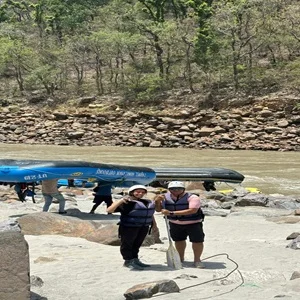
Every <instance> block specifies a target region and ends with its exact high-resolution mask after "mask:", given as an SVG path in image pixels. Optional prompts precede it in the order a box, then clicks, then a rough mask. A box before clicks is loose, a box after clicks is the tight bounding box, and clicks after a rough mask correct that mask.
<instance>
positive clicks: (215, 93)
mask: <svg viewBox="0 0 300 300" xmlns="http://www.w3.org/2000/svg"><path fill="white" fill-rule="evenodd" d="M299 13H300V6H299V3H298V1H296V0H295V1H290V0H269V1H263V0H228V1H225V0H224V1H213V0H206V1H203V0H189V1H187V0H174V1H169V0H155V1H154V0H84V1H83V0H73V1H59V0H51V1H50V0H23V1H12V0H2V1H0V78H1V84H0V98H2V101H4V100H5V99H14V98H15V99H17V97H25V98H26V97H29V98H30V97H32V95H36V94H39V97H37V99H38V100H40V99H48V98H49V97H50V98H51V99H52V100H53V101H54V102H55V103H63V102H67V101H69V100H71V99H74V98H78V97H91V96H92V97H94V96H95V97H104V96H105V97H107V96H108V97H110V96H117V97H120V99H121V101H120V103H119V104H121V105H124V106H126V105H129V104H133V103H135V104H137V105H138V104H142V105H148V104H151V105H152V104H161V103H163V101H164V98H165V97H166V95H168V93H170V91H175V90H177V91H178V90H180V91H181V93H182V91H185V92H186V93H188V94H189V95H194V96H195V95H196V98H197V97H198V96H199V97H198V98H197V99H201V100H202V101H205V102H206V103H209V102H214V101H215V102H216V101H218V100H220V99H222V100H224V99H232V98H235V97H236V96H237V95H243V97H238V99H242V98H243V99H247V97H248V96H249V95H252V96H253V95H259V96H262V95H266V94H269V93H272V92H273V93H274V92H275V93H276V92H278V91H282V90H289V91H292V93H295V92H299V78H300V76H299V65H300V26H299V25H300V20H299ZM197 95H198V96H197ZM244 96H245V97H244ZM43 97H44V98H43ZM297 103H298V104H297ZM297 103H296V105H299V102H297ZM210 104H211V105H212V103H210Z"/></svg>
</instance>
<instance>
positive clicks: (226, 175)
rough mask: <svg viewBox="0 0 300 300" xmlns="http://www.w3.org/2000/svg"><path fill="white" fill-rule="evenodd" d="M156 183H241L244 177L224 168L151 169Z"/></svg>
mask: <svg viewBox="0 0 300 300" xmlns="http://www.w3.org/2000/svg"><path fill="white" fill-rule="evenodd" d="M153 170H154V171H155V173H156V180H157V181H163V180H166V181H170V180H181V181H212V182H215V181H219V182H231V183H241V182H242V181H243V180H244V178H245V177H244V175H242V174H240V173H239V172H237V171H234V170H230V169H225V168H153Z"/></svg>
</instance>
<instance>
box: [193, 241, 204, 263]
mask: <svg viewBox="0 0 300 300" xmlns="http://www.w3.org/2000/svg"><path fill="white" fill-rule="evenodd" d="M192 248H193V252H194V262H197V261H201V260H200V257H201V254H202V252H203V248H204V245H203V243H192Z"/></svg>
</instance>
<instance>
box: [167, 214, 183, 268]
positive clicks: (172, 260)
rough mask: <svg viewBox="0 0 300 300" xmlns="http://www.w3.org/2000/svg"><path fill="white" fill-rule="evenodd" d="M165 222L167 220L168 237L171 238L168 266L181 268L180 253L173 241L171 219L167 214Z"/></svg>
mask: <svg viewBox="0 0 300 300" xmlns="http://www.w3.org/2000/svg"><path fill="white" fill-rule="evenodd" d="M165 222H166V226H167V232H168V238H169V248H168V250H167V253H166V255H167V264H168V267H170V268H173V269H176V270H179V269H181V268H182V265H181V260H180V256H179V253H178V252H177V250H176V248H175V247H174V246H173V242H172V239H171V235H170V227H169V221H168V219H167V216H165Z"/></svg>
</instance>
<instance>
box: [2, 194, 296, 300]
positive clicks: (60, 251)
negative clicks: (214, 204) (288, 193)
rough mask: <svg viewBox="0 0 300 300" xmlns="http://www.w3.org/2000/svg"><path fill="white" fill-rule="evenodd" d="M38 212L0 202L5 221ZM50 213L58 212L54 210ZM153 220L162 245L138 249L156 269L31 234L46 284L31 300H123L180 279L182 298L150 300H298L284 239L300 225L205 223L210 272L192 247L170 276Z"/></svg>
mask: <svg viewBox="0 0 300 300" xmlns="http://www.w3.org/2000/svg"><path fill="white" fill-rule="evenodd" d="M91 205H92V202H91V201H90V200H83V199H82V200H78V208H79V209H80V210H81V211H83V212H88V211H89V210H90V208H91ZM41 207H42V203H40V204H32V203H31V202H30V201H28V202H27V203H20V202H16V203H12V204H6V203H1V202H0V221H3V220H6V219H8V218H16V217H18V216H20V215H22V214H28V213H32V212H36V211H41ZM53 207H54V208H56V206H55V204H53ZM67 208H68V207H67ZM97 213H98V214H106V212H105V207H104V206H100V207H99V208H98V210H97ZM156 220H157V223H158V226H159V229H160V234H161V239H162V240H163V242H164V243H163V244H155V245H152V246H150V247H143V248H142V249H141V251H140V259H141V260H142V261H144V262H146V263H150V264H152V267H151V268H149V269H147V270H144V271H131V270H129V269H127V268H124V267H123V266H122V264H123V261H122V258H121V255H120V253H119V247H114V246H106V245H101V244H97V243H93V242H89V241H87V240H85V239H81V238H70V237H63V236H59V235H46V236H30V235H26V236H25V238H26V240H27V242H28V244H29V252H30V273H31V275H35V276H38V277H40V278H41V279H42V280H43V281H44V284H43V286H42V287H36V286H35V287H32V288H31V291H32V292H33V293H34V294H35V295H39V296H40V297H38V296H36V297H35V298H34V299H48V300H67V299H68V300H69V299H70V300H82V299H85V300H102V299H103V300H104V299H105V300H106V299H110V300H111V299H112V300H121V299H124V296H123V294H124V292H125V291H126V290H127V289H129V288H130V287H132V286H133V285H136V284H140V283H146V282H151V281H157V280H163V279H173V280H175V281H176V283H177V284H178V286H179V288H180V289H181V291H180V293H175V294H165V295H162V294H156V295H155V296H153V298H157V299H161V300H163V299H172V300H177V299H178V300H179V299H180V300H182V299H185V300H197V299H214V298H216V299H222V300H232V299H238V300H240V299H251V300H258V299H273V298H277V297H278V298H279V297H280V298H284V299H300V279H296V280H290V277H291V275H292V273H293V272H294V271H300V259H299V255H300V252H299V251H298V250H293V249H290V248H286V245H288V244H289V241H287V240H286V237H287V236H288V235H290V234H291V233H292V232H297V231H299V230H300V228H299V227H300V226H299V223H298V224H276V223H273V222H269V221H266V220H265V219H264V218H263V217H261V216H257V215H248V214H245V215H243V214H234V213H233V214H231V215H230V216H228V217H226V218H224V217H206V219H205V222H204V230H205V233H206V241H205V249H204V253H203V257H202V258H203V260H204V262H205V264H206V269H195V268H193V267H192V257H193V256H192V250H191V244H190V243H188V247H187V252H186V260H187V262H188V263H187V266H186V267H184V268H183V269H181V270H171V269H170V268H168V267H167V265H166V250H167V248H168V240H167V232H166V227H165V223H164V220H163V218H162V216H161V215H160V214H157V215H156ZM228 257H229V259H228ZM189 262H190V263H189ZM235 269H236V270H235ZM234 270H235V271H234ZM43 297H45V298H43Z"/></svg>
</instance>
